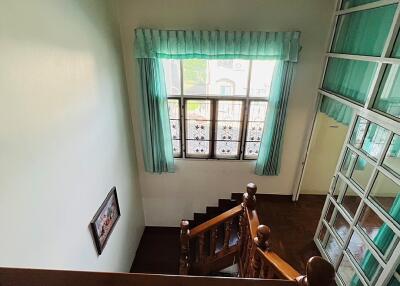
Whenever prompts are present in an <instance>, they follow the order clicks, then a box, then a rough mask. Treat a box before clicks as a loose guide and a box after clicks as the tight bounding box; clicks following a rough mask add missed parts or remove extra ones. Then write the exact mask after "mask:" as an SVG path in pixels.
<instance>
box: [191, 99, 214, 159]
mask: <svg viewBox="0 0 400 286" xmlns="http://www.w3.org/2000/svg"><path fill="white" fill-rule="evenodd" d="M211 105H212V103H211V101H210V100H187V101H186V104H185V106H186V155H187V156H188V157H200V158H201V157H203V158H204V157H209V155H210V138H211Z"/></svg>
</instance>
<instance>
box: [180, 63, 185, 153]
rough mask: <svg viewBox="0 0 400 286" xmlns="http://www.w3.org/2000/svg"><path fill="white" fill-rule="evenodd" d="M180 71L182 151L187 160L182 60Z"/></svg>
mask: <svg viewBox="0 0 400 286" xmlns="http://www.w3.org/2000/svg"><path fill="white" fill-rule="evenodd" d="M179 69H180V73H181V82H180V85H181V88H180V89H181V95H180V99H181V100H180V102H179V103H180V112H181V114H180V115H181V134H182V135H181V150H182V158H183V159H185V158H186V121H185V114H186V110H185V102H184V99H183V66H182V60H179Z"/></svg>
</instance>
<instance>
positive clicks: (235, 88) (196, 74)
mask: <svg viewBox="0 0 400 286" xmlns="http://www.w3.org/2000/svg"><path fill="white" fill-rule="evenodd" d="M182 68H183V93H184V94H185V95H211V96H213V95H217V96H233V95H236V96H246V94H247V82H248V77H249V61H246V60H203V59H193V60H192V59H191V60H184V61H182Z"/></svg>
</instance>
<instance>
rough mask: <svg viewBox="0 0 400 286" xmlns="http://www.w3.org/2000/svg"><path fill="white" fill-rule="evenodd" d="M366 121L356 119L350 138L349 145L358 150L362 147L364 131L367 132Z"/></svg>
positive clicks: (360, 118) (359, 118)
mask: <svg viewBox="0 0 400 286" xmlns="http://www.w3.org/2000/svg"><path fill="white" fill-rule="evenodd" d="M367 126H368V120H366V119H364V118H362V117H358V118H357V121H356V125H355V127H354V129H353V133H352V134H351V137H350V144H351V145H353V146H354V147H356V148H357V149H359V148H360V147H361V145H362V142H363V138H364V134H365V131H366V130H367Z"/></svg>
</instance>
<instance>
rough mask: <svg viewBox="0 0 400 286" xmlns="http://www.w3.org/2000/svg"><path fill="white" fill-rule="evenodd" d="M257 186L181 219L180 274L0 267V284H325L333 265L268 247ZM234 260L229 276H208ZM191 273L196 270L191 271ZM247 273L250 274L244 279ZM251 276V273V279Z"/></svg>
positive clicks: (328, 282) (330, 281) (331, 281)
mask: <svg viewBox="0 0 400 286" xmlns="http://www.w3.org/2000/svg"><path fill="white" fill-rule="evenodd" d="M256 191H257V187H256V186H255V185H254V184H251V183H250V184H248V185H247V190H246V192H245V193H244V194H243V195H242V194H233V195H232V197H231V199H226V200H219V202H218V207H207V208H206V212H205V213H202V214H201V213H197V214H195V216H194V219H193V220H191V221H188V220H182V222H181V233H180V265H179V272H180V275H157V274H136V273H129V274H128V273H126V274H125V273H103V272H81V271H62V270H43V269H16V268H1V267H0V285H1V286H14V285H18V286H25V285H26V286H28V285H29V286H39V285H40V286H67V285H75V286H80V285H85V286H95V285H96V286H103V285H104V286H106V285H107V286H110V285H112V286H128V285H141V286H167V285H168V286H169V285H191V286H200V285H208V286H217V285H218V286H330V285H334V274H335V272H334V269H333V267H332V265H331V264H330V263H329V262H327V261H325V260H324V259H322V258H321V257H312V258H311V259H310V260H309V261H308V263H307V267H306V273H305V275H301V274H300V273H298V272H297V271H296V270H295V269H293V268H292V267H291V266H290V265H289V264H288V263H286V262H285V261H284V260H283V259H281V258H280V257H279V256H278V255H277V254H276V253H275V252H274V251H273V250H272V248H271V247H270V245H269V238H270V235H271V230H270V229H269V227H267V226H265V225H260V223H259V220H258V215H257V212H256V210H255V206H256V196H255V194H256ZM232 265H236V266H237V273H236V274H235V277H234V278H232V277H209V276H211V275H214V274H215V273H218V274H220V273H219V272H220V271H221V270H223V269H224V268H226V267H228V266H232ZM195 275H196V276H195ZM248 278H253V279H248ZM254 278H256V279H254Z"/></svg>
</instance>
